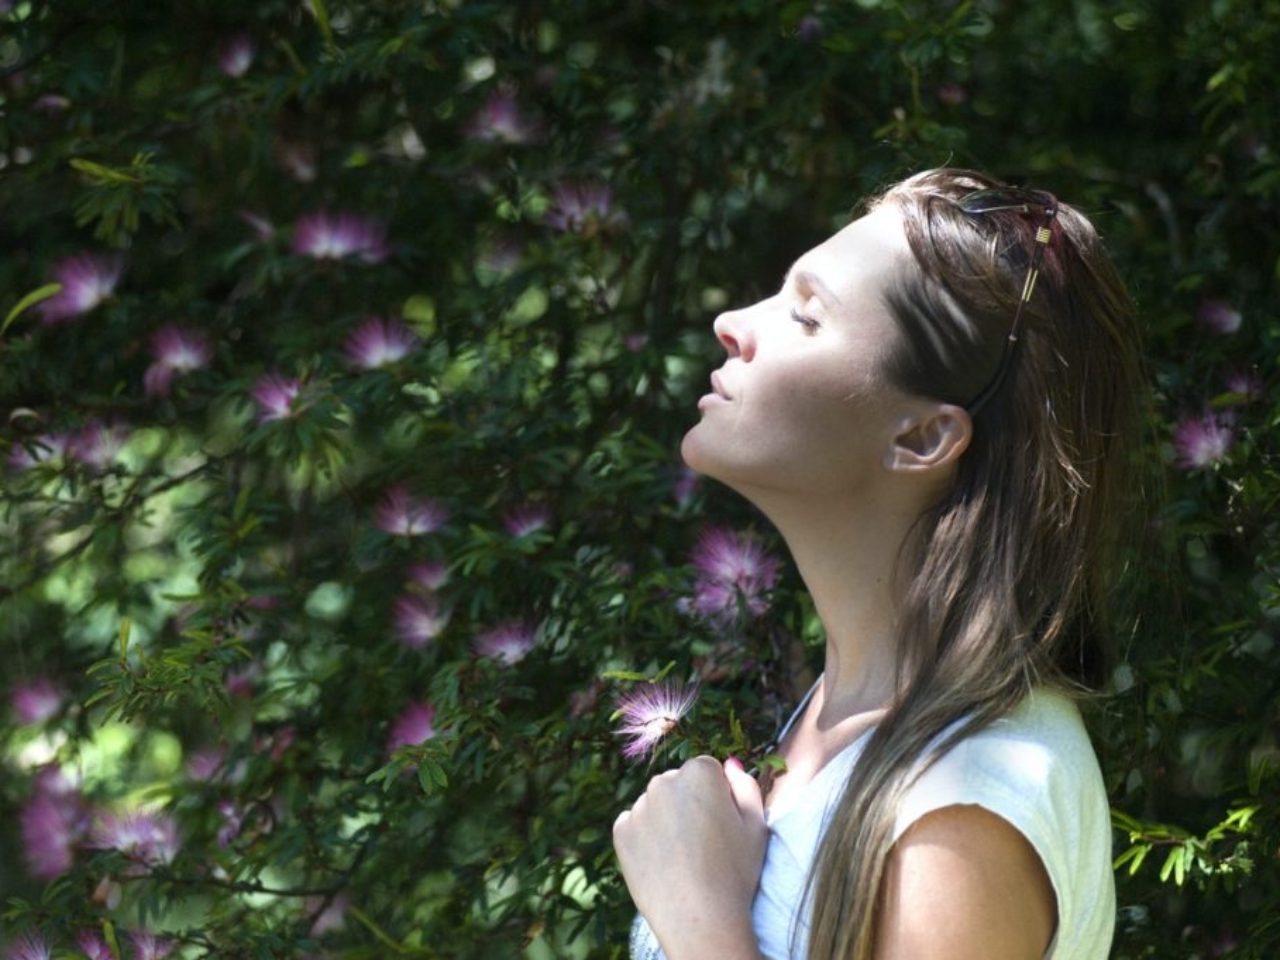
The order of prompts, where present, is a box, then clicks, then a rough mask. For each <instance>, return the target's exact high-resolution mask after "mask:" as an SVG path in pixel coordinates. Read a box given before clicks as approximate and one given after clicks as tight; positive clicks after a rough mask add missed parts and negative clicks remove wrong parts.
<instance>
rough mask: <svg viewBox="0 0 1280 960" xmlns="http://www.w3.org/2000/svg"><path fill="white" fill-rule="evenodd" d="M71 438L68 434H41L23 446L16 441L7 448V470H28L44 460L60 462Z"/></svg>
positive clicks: (69, 445)
mask: <svg viewBox="0 0 1280 960" xmlns="http://www.w3.org/2000/svg"><path fill="white" fill-rule="evenodd" d="M71 442H72V437H71V435H70V434H68V433H42V434H40V436H38V437H35V438H34V439H32V440H30V441H28V442H27V444H26V445H25V446H24V445H23V444H21V443H18V442H17V441H16V440H15V441H14V443H13V445H12V446H10V447H9V458H8V463H9V468H10V469H11V470H29V469H31V468H32V467H34V466H35V465H36V464H37V463H44V462H45V461H46V460H60V459H62V458H63V457H65V456H66V455H67V451H68V449H69V448H70V447H71Z"/></svg>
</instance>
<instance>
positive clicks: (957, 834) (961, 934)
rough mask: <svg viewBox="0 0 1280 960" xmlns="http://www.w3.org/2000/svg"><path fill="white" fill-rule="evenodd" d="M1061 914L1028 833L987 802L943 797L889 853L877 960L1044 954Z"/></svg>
mask: <svg viewBox="0 0 1280 960" xmlns="http://www.w3.org/2000/svg"><path fill="white" fill-rule="evenodd" d="M1056 922H1057V901H1056V899H1055V897H1054V892H1053V886H1052V884H1051V883H1050V882H1049V875H1048V873H1047V872H1046V871H1045V868H1044V864H1043V863H1042V862H1041V860H1040V857H1039V855H1038V854H1037V853H1036V851H1035V848H1033V847H1032V846H1031V843H1030V842H1029V841H1028V840H1027V839H1026V837H1024V836H1023V835H1022V834H1021V833H1020V832H1019V831H1018V830H1017V829H1016V828H1015V827H1014V826H1013V825H1012V824H1010V823H1009V822H1008V821H1007V820H1004V819H1003V818H1001V817H999V816H997V815H996V814H994V813H992V812H990V811H989V810H986V809H985V808H983V807H979V806H974V805H967V804H966V805H954V806H948V807H943V808H941V809H939V810H935V811H933V812H932V813H929V814H926V815H925V816H923V817H921V818H920V819H919V820H917V821H916V822H915V823H914V824H912V825H911V827H910V829H908V830H907V831H906V832H905V833H904V834H903V835H902V836H901V837H899V838H898V841H897V843H895V844H894V846H893V849H892V850H891V851H890V853H889V861H888V866H887V868H886V871H885V876H884V880H883V881H882V883H881V887H880V903H879V910H878V919H877V923H876V931H877V936H876V951H875V960H907V958H916V957H931V958H935V960H979V958H981V960H1040V958H1041V957H1043V956H1044V951H1045V949H1046V948H1047V947H1048V946H1049V941H1050V939H1051V938H1052V936H1053V930H1054V926H1055V924H1056Z"/></svg>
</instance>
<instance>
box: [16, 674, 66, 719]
mask: <svg viewBox="0 0 1280 960" xmlns="http://www.w3.org/2000/svg"><path fill="white" fill-rule="evenodd" d="M63 699H64V697H63V695H62V691H61V690H59V689H58V687H57V685H56V684H55V683H54V682H53V681H52V680H49V679H47V678H45V677H37V678H36V679H35V680H31V681H29V682H27V683H20V684H18V685H17V686H16V687H14V688H13V693H12V695H11V698H10V702H11V703H12V704H13V713H14V715H15V716H16V717H17V718H18V722H19V723H24V724H32V723H44V722H45V721H46V720H48V719H49V718H50V717H52V716H55V715H56V714H57V713H58V711H59V710H61V709H62V703H63Z"/></svg>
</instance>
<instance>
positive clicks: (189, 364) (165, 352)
mask: <svg viewBox="0 0 1280 960" xmlns="http://www.w3.org/2000/svg"><path fill="white" fill-rule="evenodd" d="M151 355H152V356H153V357H155V362H154V363H153V364H151V366H149V367H147V372H146V373H145V374H144V375H143V378H142V383H143V388H144V389H145V390H146V393H147V396H149V397H167V396H168V395H169V388H170V385H171V384H172V382H173V377H174V375H175V374H184V373H190V372H191V371H192V370H199V369H201V368H202V367H207V366H208V365H209V361H210V360H212V359H213V346H212V344H210V343H209V338H208V337H206V336H205V335H204V334H203V333H201V332H200V331H198V330H189V329H186V328H184V327H179V326H175V325H173V324H169V325H167V326H163V327H161V328H160V329H159V330H157V331H156V332H155V333H154V334H152V336H151Z"/></svg>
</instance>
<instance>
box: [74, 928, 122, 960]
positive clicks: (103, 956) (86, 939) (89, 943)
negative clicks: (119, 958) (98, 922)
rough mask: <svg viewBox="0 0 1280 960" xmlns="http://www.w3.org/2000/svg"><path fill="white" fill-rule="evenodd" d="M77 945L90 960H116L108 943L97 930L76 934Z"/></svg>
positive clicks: (82, 931)
mask: <svg viewBox="0 0 1280 960" xmlns="http://www.w3.org/2000/svg"><path fill="white" fill-rule="evenodd" d="M76 945H77V946H78V947H79V948H80V952H81V953H83V954H84V955H85V957H87V958H88V960H115V958H114V957H113V956H112V955H111V948H110V947H108V946H107V941H106V940H104V939H102V934H100V933H98V931H96V930H81V931H80V932H79V933H77V934H76Z"/></svg>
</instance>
